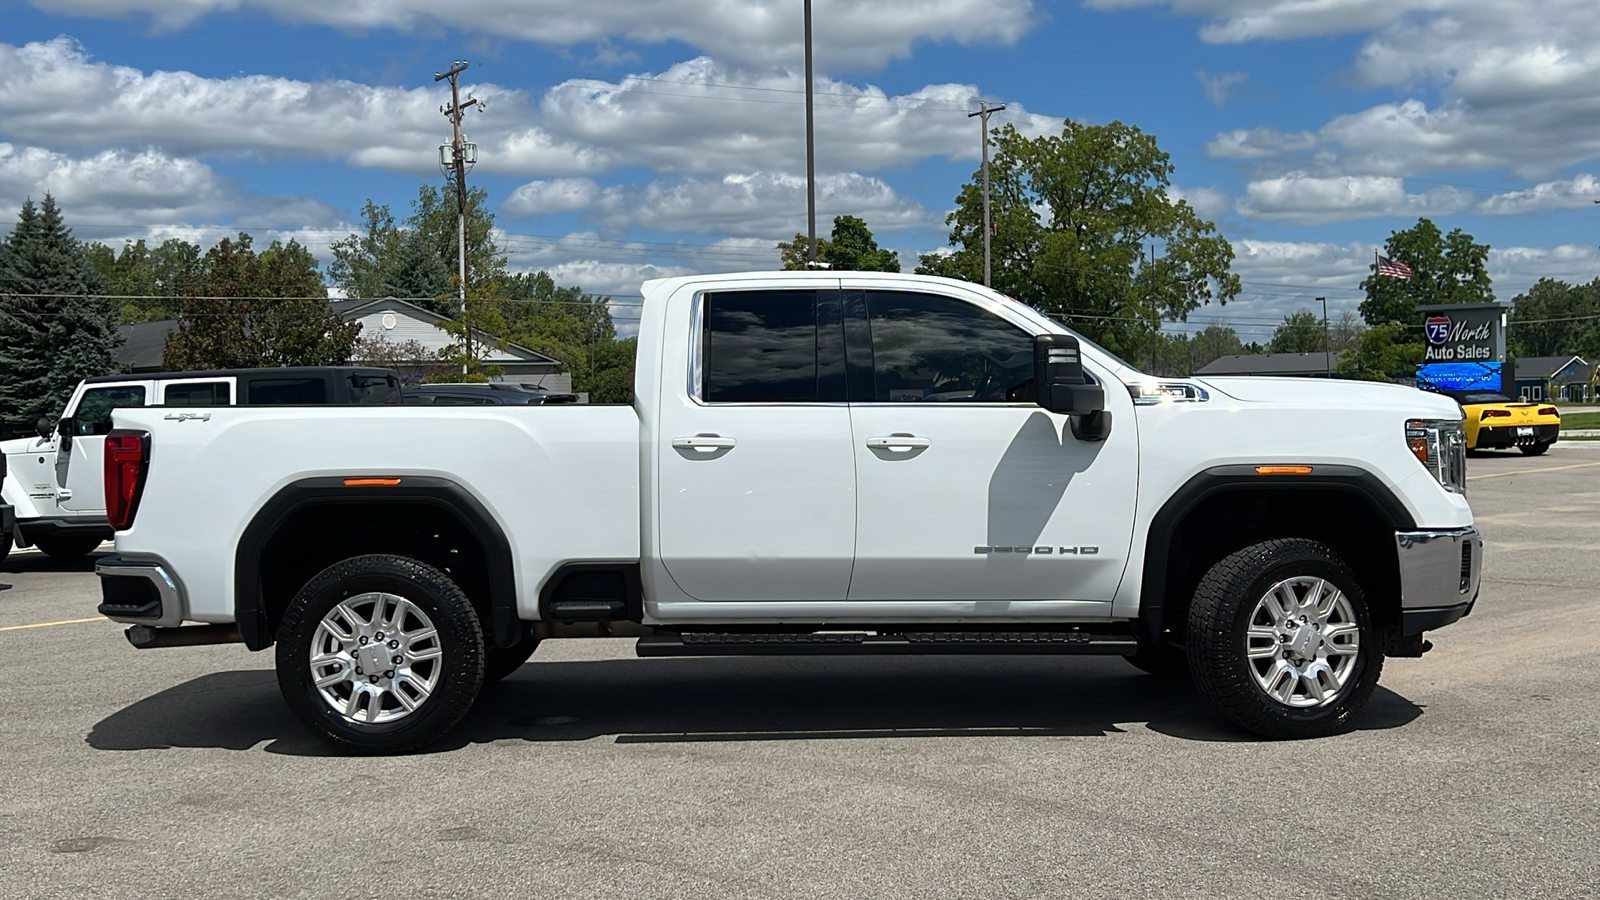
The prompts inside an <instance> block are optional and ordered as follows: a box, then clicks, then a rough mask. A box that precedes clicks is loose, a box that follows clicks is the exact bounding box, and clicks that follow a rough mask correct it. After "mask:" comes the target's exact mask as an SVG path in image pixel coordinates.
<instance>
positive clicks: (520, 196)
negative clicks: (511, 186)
mask: <svg viewBox="0 0 1600 900" xmlns="http://www.w3.org/2000/svg"><path fill="white" fill-rule="evenodd" d="M599 198H600V185H598V184H596V183H595V182H594V180H593V179H590V178H553V179H549V180H542V181H530V182H528V183H527V184H524V185H522V186H521V187H519V188H517V189H516V190H514V191H512V192H511V196H509V197H507V198H506V199H505V202H504V203H502V204H500V212H501V213H502V214H503V215H506V216H509V217H511V218H514V219H530V218H533V217H534V216H544V215H550V214H552V213H564V212H574V211H576V210H581V209H588V208H589V207H591V206H593V205H594V202H595V201H596V200H598V199H599Z"/></svg>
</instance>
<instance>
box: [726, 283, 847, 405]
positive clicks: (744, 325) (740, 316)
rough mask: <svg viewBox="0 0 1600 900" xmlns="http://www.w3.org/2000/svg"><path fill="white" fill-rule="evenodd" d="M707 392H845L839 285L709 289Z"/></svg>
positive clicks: (767, 398) (754, 397) (761, 395)
mask: <svg viewBox="0 0 1600 900" xmlns="http://www.w3.org/2000/svg"><path fill="white" fill-rule="evenodd" d="M705 304H706V314H705V330H704V332H703V334H702V338H703V340H704V346H703V357H702V364H703V365H704V374H703V379H704V381H703V384H702V389H701V396H702V397H703V398H704V399H705V400H707V401H710V402H713V403H804V402H816V401H841V400H843V399H844V343H843V342H844V336H843V324H842V321H841V318H840V314H839V298H838V292H837V291H815V290H787V291H786V290H773V291H725V292H721V293H713V294H708V295H706V298H705Z"/></svg>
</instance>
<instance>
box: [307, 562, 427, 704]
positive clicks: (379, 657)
mask: <svg viewBox="0 0 1600 900" xmlns="http://www.w3.org/2000/svg"><path fill="white" fill-rule="evenodd" d="M443 656H444V650H443V648H442V647H441V646H440V644H439V633H438V631H437V630H435V629H434V627H433V622H432V621H431V620H430V619H429V618H428V616H427V615H426V614H425V613H423V611H422V610H421V609H418V608H417V605H416V604H414V603H412V602H411V601H410V600H407V599H406V598H404V597H401V596H398V595H395V594H385V593H376V592H374V593H367V594H357V595H356V596H354V597H350V598H349V599H346V600H345V601H343V602H342V603H340V604H338V605H337V606H335V607H334V608H333V609H330V610H328V614H327V615H325V616H323V617H322V621H321V622H320V623H318V625H317V631H316V635H315V636H314V637H313V638H312V640H311V678H312V682H313V683H314V684H315V685H316V687H317V692H318V693H319V694H321V695H322V699H323V700H324V701H325V702H326V703H327V704H328V706H330V707H332V708H333V711H334V712H336V713H338V714H339V715H341V716H343V717H344V718H345V719H347V720H348V721H351V722H355V723H357V724H360V725H381V724H383V723H385V722H393V721H396V720H397V719H403V718H405V717H406V716H408V715H410V714H411V713H413V712H415V711H416V710H417V709H418V708H419V707H421V706H422V704H423V703H425V702H427V699H428V697H429V695H431V694H432V693H433V689H434V688H435V687H437V686H438V684H439V676H440V674H441V673H442V672H443V671H444V658H443Z"/></svg>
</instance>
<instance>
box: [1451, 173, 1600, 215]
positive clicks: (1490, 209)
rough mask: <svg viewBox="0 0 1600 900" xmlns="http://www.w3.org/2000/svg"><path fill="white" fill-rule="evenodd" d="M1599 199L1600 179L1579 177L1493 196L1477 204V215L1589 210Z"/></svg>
mask: <svg viewBox="0 0 1600 900" xmlns="http://www.w3.org/2000/svg"><path fill="white" fill-rule="evenodd" d="M1596 200H1600V178H1595V177H1594V176H1593V175H1578V176H1576V177H1574V178H1569V179H1567V180H1565V181H1546V182H1544V183H1542V184H1536V185H1534V186H1533V187H1531V188H1528V189H1527V190H1522V191H1509V192H1507V193H1504V194H1495V195H1494V196H1492V197H1490V198H1488V199H1487V200H1484V201H1483V202H1482V203H1480V204H1478V212H1481V213H1485V214H1488V215H1496V216H1505V215H1516V214H1517V213H1525V212H1532V211H1534V210H1540V209H1588V208H1589V207H1590V206H1592V205H1593V204H1594V202H1595V201H1596Z"/></svg>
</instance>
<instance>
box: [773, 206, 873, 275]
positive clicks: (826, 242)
mask: <svg viewBox="0 0 1600 900" xmlns="http://www.w3.org/2000/svg"><path fill="white" fill-rule="evenodd" d="M778 251H779V254H780V259H781V262H782V265H783V268H785V269H804V268H805V267H806V236H805V235H803V234H796V235H795V236H794V240H793V241H789V242H786V243H785V242H780V243H779V244H778ZM817 261H818V262H823V263H827V264H828V268H830V269H839V270H841V271H849V272H898V271H900V257H899V256H898V255H897V254H896V253H895V252H894V251H893V250H884V249H882V248H880V247H879V246H878V241H877V240H876V239H875V238H873V236H872V229H870V228H868V227H867V223H866V222H864V221H862V220H861V219H858V218H856V217H855V216H835V217H834V219H833V234H832V235H831V236H830V237H827V238H819V239H818V240H817Z"/></svg>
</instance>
